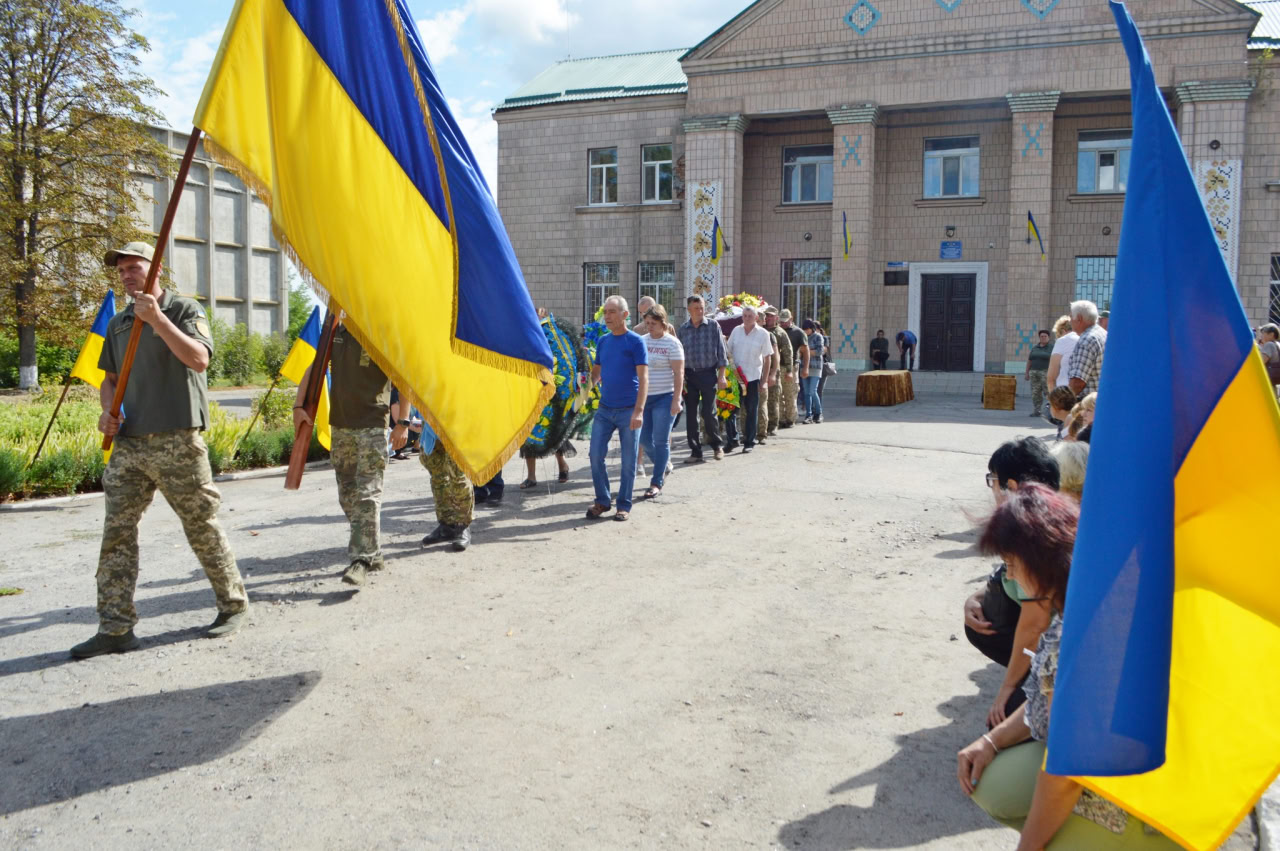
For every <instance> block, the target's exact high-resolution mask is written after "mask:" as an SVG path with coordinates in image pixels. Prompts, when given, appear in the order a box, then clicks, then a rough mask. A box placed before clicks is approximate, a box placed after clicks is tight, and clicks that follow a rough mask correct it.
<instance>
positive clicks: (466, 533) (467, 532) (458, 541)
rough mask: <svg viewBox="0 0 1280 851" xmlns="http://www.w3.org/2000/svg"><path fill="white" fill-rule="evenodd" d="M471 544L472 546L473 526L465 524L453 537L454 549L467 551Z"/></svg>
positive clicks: (455, 550) (459, 551)
mask: <svg viewBox="0 0 1280 851" xmlns="http://www.w3.org/2000/svg"><path fill="white" fill-rule="evenodd" d="M453 528H455V529H457V528H458V527H457V526H454V527H453ZM469 546H471V527H470V526H463V527H462V528H461V529H460V530H459V531H458V535H457V537H455V538H454V539H453V551H454V552H458V553H461V552H465V551H466V549H467V547H469Z"/></svg>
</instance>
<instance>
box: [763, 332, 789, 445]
mask: <svg viewBox="0 0 1280 851" xmlns="http://www.w3.org/2000/svg"><path fill="white" fill-rule="evenodd" d="M764 329H765V330H766V331H768V332H769V333H770V334H772V335H773V342H774V346H775V348H776V350H777V358H778V362H777V363H776V364H774V368H773V379H772V381H771V383H770V386H769V417H768V420H769V430H768V435H769V437H774V436H776V435H777V433H778V427H779V426H780V425H781V424H782V421H783V419H782V412H783V408H784V407H786V403H785V402H784V399H785V398H786V397H787V395H788V394H790V397H791V404H792V406H793V408H794V405H795V400H796V393H795V385H794V383H793V384H792V386H791V389H790V390H788V389H787V381H786V376H788V375H791V374H792V372H793V363H794V359H795V354H794V352H793V351H792V348H791V338H790V337H788V336H787V332H786V330H784V329H783V328H782V327H781V326H779V325H778V308H776V307H767V308H765V311H764ZM761 404H763V403H761ZM794 417H795V414H794V413H793V414H792V418H793V419H794ZM760 419H761V421H763V420H764V419H765V417H764V416H763V415H761V417H760Z"/></svg>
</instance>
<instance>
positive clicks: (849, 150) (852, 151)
mask: <svg viewBox="0 0 1280 851" xmlns="http://www.w3.org/2000/svg"><path fill="white" fill-rule="evenodd" d="M840 138H841V139H843V140H844V157H843V158H842V159H841V160H840V167H841V168H844V167H845V166H847V165H848V164H849V158H850V157H853V162H854V163H855V164H856V165H859V166H861V165H862V155H861V154H859V153H858V148H861V147H862V137H861V136H858V137H857V138H856V139H854V140H853V141H852V142H850V141H849V137H848V136H841V137H840Z"/></svg>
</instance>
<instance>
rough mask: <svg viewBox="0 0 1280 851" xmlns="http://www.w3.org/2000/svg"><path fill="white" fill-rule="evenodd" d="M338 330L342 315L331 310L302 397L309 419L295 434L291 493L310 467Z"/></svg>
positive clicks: (287, 478) (286, 486) (288, 483)
mask: <svg viewBox="0 0 1280 851" xmlns="http://www.w3.org/2000/svg"><path fill="white" fill-rule="evenodd" d="M337 330H338V313H337V311H336V310H334V308H333V307H330V308H329V313H328V315H327V316H326V317H325V320H324V332H323V333H322V334H321V335H320V346H319V348H317V349H316V359H315V360H314V361H312V362H311V372H310V374H309V375H308V376H307V388H306V392H305V393H304V394H303V396H302V408H303V410H304V411H305V412H306V414H307V420H303V421H302V424H301V425H299V426H298V429H297V431H296V432H295V433H294V435H293V452H292V454H290V456H289V472H287V473H286V474H285V477H284V489H285V490H288V491H296V490H297V489H298V488H300V487H302V473H303V472H304V471H305V470H306V467H307V453H308V452H310V451H311V432H312V431H313V430H314V429H315V422H316V409H317V408H318V407H319V406H320V393H321V392H322V390H323V389H324V380H325V375H326V373H328V372H329V357H330V355H332V354H333V335H334V334H335V333H336V332H337ZM308 420H309V421H308Z"/></svg>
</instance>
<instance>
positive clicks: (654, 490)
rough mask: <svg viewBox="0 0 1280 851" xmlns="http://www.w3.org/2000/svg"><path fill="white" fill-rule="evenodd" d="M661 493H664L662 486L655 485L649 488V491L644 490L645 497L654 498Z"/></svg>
mask: <svg viewBox="0 0 1280 851" xmlns="http://www.w3.org/2000/svg"><path fill="white" fill-rule="evenodd" d="M660 493H662V488H654V487H651V488H649V489H648V490H647V491H645V492H644V498H645V499H653V498H654V497H655V496H657V495H658V494H660Z"/></svg>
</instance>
